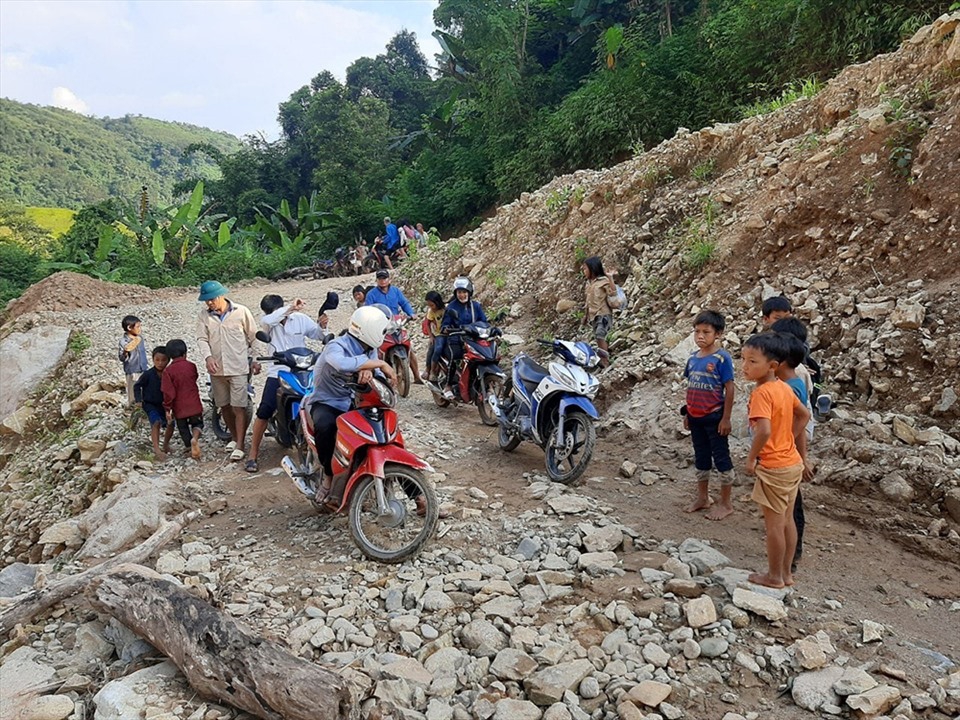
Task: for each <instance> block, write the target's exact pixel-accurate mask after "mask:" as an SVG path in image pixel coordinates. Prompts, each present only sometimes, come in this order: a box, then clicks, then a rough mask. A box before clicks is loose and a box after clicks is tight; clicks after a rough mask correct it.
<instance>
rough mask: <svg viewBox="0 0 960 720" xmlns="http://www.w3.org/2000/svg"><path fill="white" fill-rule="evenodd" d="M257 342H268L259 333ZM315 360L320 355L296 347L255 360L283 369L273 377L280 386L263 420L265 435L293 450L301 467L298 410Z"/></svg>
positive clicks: (303, 448) (303, 450)
mask: <svg viewBox="0 0 960 720" xmlns="http://www.w3.org/2000/svg"><path fill="white" fill-rule="evenodd" d="M332 337H333V336H332V335H330V336H328V338H332ZM257 339H258V340H261V341H262V342H269V337H268V336H267V335H266V334H265V333H264V332H263V331H260V332H258V333H257ZM318 357H320V353H318V352H314V351H313V350H310V349H309V348H305V347H298V348H290V349H289V350H284V351H282V352H275V353H274V354H273V355H267V356H265V357H259V358H257V361H258V362H272V363H275V364H277V365H282V366H283V367H284V368H285V369H283V370H281V371H280V372H279V374H278V375H277V380H279V382H280V387H279V388H278V389H277V409H276V412H274V414H273V416H272V417H270V418H269V419H268V420H267V434H268V435H271V436H273V438H274V439H275V440H276V441H277V442H278V443H280V445H281V447H285V448H295V449H296V451H297V453H298V455H299V456H300V457H299V460H300V462H301V464H306V463H308V462H309V457H308V447H307V441H306V438H304V437H303V431H302V426H301V423H300V406H301V404H302V403H303V398H304V397H306V396H307V395H308V394H309V393H310V390H311V389H312V386H313V366H314V364H315V363H316V362H317V358H318Z"/></svg>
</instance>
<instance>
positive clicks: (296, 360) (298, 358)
mask: <svg viewBox="0 0 960 720" xmlns="http://www.w3.org/2000/svg"><path fill="white" fill-rule="evenodd" d="M290 358H291V359H292V360H293V364H294V365H296V366H297V369H298V370H309V369H310V368H311V367H312V366H313V353H310V354H309V355H294V354H292V353H291V355H290Z"/></svg>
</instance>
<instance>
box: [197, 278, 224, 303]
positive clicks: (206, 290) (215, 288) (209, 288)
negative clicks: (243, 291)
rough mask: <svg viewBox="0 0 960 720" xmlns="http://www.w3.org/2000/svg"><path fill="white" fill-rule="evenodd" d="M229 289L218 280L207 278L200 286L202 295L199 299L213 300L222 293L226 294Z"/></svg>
mask: <svg viewBox="0 0 960 720" xmlns="http://www.w3.org/2000/svg"><path fill="white" fill-rule="evenodd" d="M226 294H227V289H226V288H225V287H224V286H223V285H221V284H220V283H218V282H217V281H216V280H207V281H206V282H205V283H203V285H201V286H200V297H198V298H197V300H200V301H204V300H213V299H214V298H218V297H220V296H221V295H226Z"/></svg>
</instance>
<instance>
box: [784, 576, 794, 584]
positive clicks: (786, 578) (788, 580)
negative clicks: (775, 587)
mask: <svg viewBox="0 0 960 720" xmlns="http://www.w3.org/2000/svg"><path fill="white" fill-rule="evenodd" d="M791 585H793V575H786V576H784V578H783V586H784V587H790V586H791Z"/></svg>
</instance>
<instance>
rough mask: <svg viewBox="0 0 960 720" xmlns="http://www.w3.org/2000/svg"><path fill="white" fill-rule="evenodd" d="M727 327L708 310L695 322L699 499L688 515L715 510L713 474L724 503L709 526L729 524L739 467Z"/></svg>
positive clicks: (692, 361)
mask: <svg viewBox="0 0 960 720" xmlns="http://www.w3.org/2000/svg"><path fill="white" fill-rule="evenodd" d="M725 327H726V322H725V321H724V319H723V315H721V314H720V313H718V312H715V311H713V310H704V311H703V312H702V313H700V314H699V315H697V317H696V318H695V319H694V321H693V337H694V341H695V342H696V343H697V347H698V348H699V349H698V350H697V352H695V353H693V354H692V355H691V356H690V357H689V359H688V360H687V365H686V367H685V368H684V370H683V376H684V377H685V378H686V379H687V404H686V411H687V412H686V415H684V417H683V425H684V427H686V428H687V429H688V430H690V439H691V440H692V441H693V454H694V464H695V466H696V468H697V496H696V498H694V501H693V502H692V503H691V504H690V506H689V507H688V508H687V509H686V511H687V512H696V511H697V510H703V509H704V508H708V507H710V505H711V504H713V503H712V500H711V499H710V469H711V467H716V469H717V473H719V475H720V502H718V503H717V504H716V506H715V507H713V508H712V509H711V510H710V512H708V513H707V519H708V520H723V519H724V518H725V517H727V516H728V515H730V514H731V513H732V512H733V503H732V502H731V500H730V495H731V493H732V492H733V480H734V477H733V461H732V460H731V459H730V443H729V442H728V440H727V438H728V436H729V435H730V413H731V412H732V411H733V397H734V383H733V359H732V358H731V357H730V353H728V352H727V351H726V350H724V349H723V348H721V347H720V338H721V337H723V330H724V328H725Z"/></svg>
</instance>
